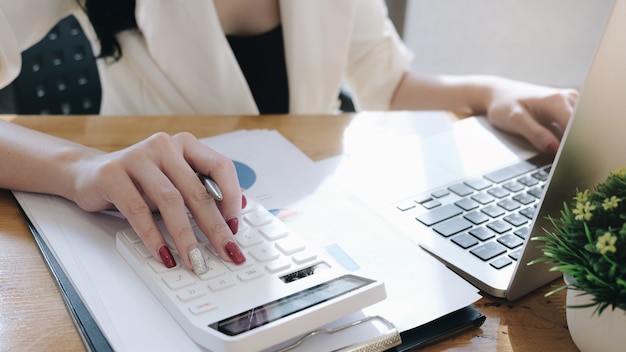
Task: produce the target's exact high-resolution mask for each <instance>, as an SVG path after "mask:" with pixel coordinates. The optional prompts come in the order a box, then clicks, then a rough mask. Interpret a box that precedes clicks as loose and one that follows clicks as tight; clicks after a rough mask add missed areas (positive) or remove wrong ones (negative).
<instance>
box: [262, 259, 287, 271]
mask: <svg viewBox="0 0 626 352" xmlns="http://www.w3.org/2000/svg"><path fill="white" fill-rule="evenodd" d="M290 266H291V262H290V261H288V260H287V259H285V258H279V259H277V260H273V261H271V262H269V263H265V269H267V271H269V272H270V273H277V272H279V271H282V270H286V269H289V267H290Z"/></svg>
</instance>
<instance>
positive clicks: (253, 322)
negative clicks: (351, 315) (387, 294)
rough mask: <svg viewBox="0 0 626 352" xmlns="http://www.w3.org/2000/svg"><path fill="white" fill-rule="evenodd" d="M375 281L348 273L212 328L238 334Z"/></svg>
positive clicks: (227, 333)
mask: <svg viewBox="0 0 626 352" xmlns="http://www.w3.org/2000/svg"><path fill="white" fill-rule="evenodd" d="M372 282H374V281H373V280H369V279H365V278H362V277H359V276H354V275H345V276H341V277H339V278H336V279H333V280H330V281H328V282H325V283H323V284H319V285H317V286H314V287H310V288H308V289H306V290H302V291H300V292H297V293H294V294H291V295H289V296H286V297H283V298H280V299H278V300H275V301H273V302H269V303H267V304H264V305H262V306H259V307H256V308H253V309H250V310H248V311H245V312H242V313H239V314H236V315H234V316H232V317H230V318H226V319H224V320H222V321H220V322H218V323H215V324H211V325H209V327H211V328H213V329H215V330H218V331H220V332H222V333H224V334H226V335H229V336H236V335H239V334H241V333H244V332H246V331H250V330H253V329H255V328H257V327H259V326H262V325H265V324H269V323H271V322H273V321H276V320H279V319H281V318H284V317H286V316H289V315H291V314H294V313H297V312H299V311H301V310H304V309H307V308H309V307H313V306H315V305H317V304H320V303H323V302H325V301H328V300H330V299H333V298H335V297H339V296H341V295H343V294H346V293H348V292H351V291H354V290H356V289H359V288H361V287H363V286H366V285H368V284H370V283H372Z"/></svg>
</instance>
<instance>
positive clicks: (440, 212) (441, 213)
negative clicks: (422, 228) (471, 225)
mask: <svg viewBox="0 0 626 352" xmlns="http://www.w3.org/2000/svg"><path fill="white" fill-rule="evenodd" d="M462 212H463V210H461V208H459V207H457V206H456V205H454V204H448V205H444V206H442V207H440V208H436V209H434V210H431V211H429V212H427V213H424V214H420V215H418V216H417V217H415V218H416V219H417V220H419V222H421V223H422V224H424V225H426V226H431V225H434V224H436V223H438V222H442V221H444V220H447V219H450V218H451V217H453V216H457V215H459V214H461V213H462Z"/></svg>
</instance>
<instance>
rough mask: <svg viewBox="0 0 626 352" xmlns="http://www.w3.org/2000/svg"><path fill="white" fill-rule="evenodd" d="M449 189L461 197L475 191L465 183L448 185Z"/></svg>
mask: <svg viewBox="0 0 626 352" xmlns="http://www.w3.org/2000/svg"><path fill="white" fill-rule="evenodd" d="M448 189H449V190H451V191H452V192H454V193H456V194H457V195H458V196H459V197H465V196H468V195H470V194H472V193H474V190H473V189H472V188H471V187H469V186H467V185H465V184H464V183H457V184H456V185H452V186H450V187H448Z"/></svg>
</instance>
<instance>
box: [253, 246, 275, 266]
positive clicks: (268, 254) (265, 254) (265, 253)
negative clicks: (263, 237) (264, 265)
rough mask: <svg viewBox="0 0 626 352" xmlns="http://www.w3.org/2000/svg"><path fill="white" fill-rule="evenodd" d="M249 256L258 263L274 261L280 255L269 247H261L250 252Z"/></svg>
mask: <svg viewBox="0 0 626 352" xmlns="http://www.w3.org/2000/svg"><path fill="white" fill-rule="evenodd" d="M250 255H252V256H253V257H254V259H256V260H258V261H260V262H267V261H270V260H274V259H276V258H278V257H279V256H280V253H278V251H277V250H276V249H274V248H272V247H271V246H269V245H262V246H258V247H255V248H252V249H251V250H250Z"/></svg>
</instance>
